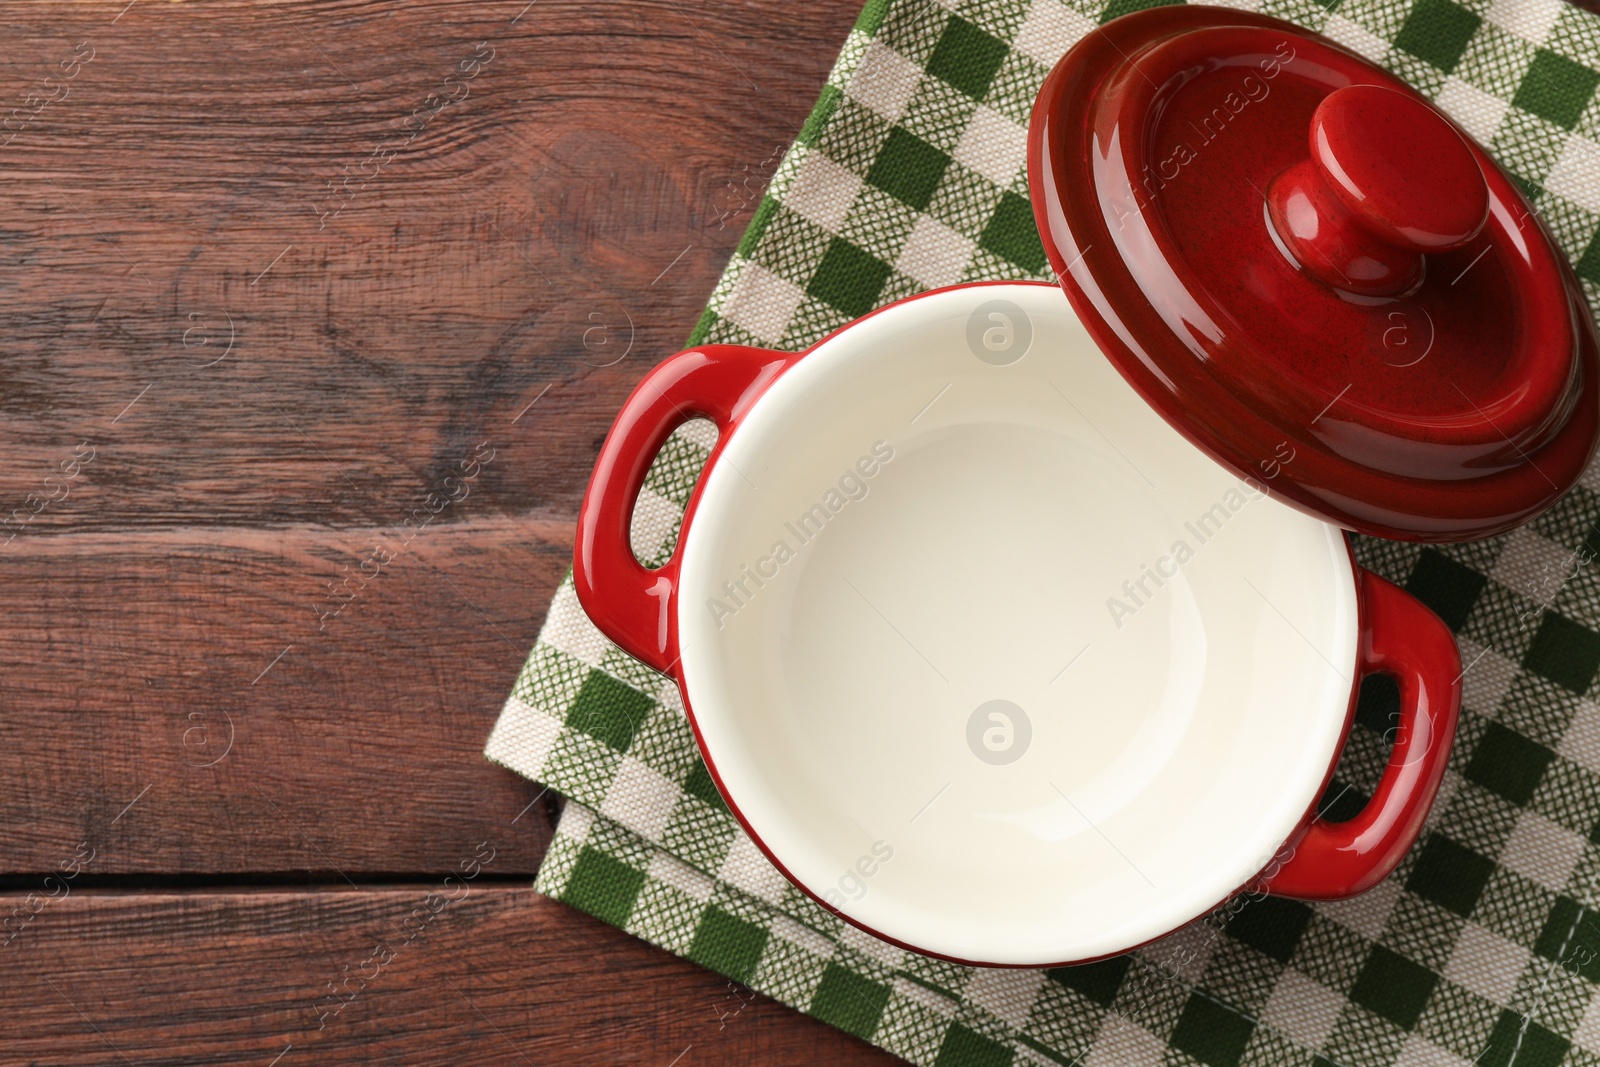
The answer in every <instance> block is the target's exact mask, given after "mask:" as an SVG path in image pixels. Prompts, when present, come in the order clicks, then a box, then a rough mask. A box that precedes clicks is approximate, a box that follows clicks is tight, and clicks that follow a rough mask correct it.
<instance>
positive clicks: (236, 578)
mask: <svg viewBox="0 0 1600 1067" xmlns="http://www.w3.org/2000/svg"><path fill="white" fill-rule="evenodd" d="M124 3H126V0H113V2H111V3H104V2H101V0H83V2H80V3H71V4H68V3H65V2H62V0H46V2H40V3H36V4H24V3H20V2H16V0H13V2H12V3H9V4H5V5H4V6H3V7H0V26H3V29H4V40H5V41H6V44H7V47H6V49H5V50H4V55H3V56H0V70H3V75H4V76H3V78H0V85H3V86H4V92H5V94H6V96H5V98H6V99H7V100H9V101H10V102H9V103H7V104H5V105H4V106H5V107H6V108H15V109H17V110H14V111H11V113H10V114H11V117H10V118H9V119H4V120H0V126H3V132H0V140H5V141H6V144H5V146H4V147H3V148H0V173H3V176H4V187H3V188H4V197H3V200H0V310H3V319H0V322H3V323H4V329H5V338H4V342H3V346H0V352H3V353H4V355H3V360H4V362H3V366H0V433H3V441H4V447H5V451H6V458H7V463H6V465H5V468H4V471H3V472H0V520H3V521H4V524H5V525H4V526H0V541H3V542H4V545H3V548H0V553H3V556H4V565H3V570H0V574H3V576H4V580H3V584H0V612H3V615H4V624H3V625H0V783H3V785H0V879H3V885H0V890H3V893H0V916H3V917H5V918H4V919H3V931H0V942H4V943H3V945H0V1005H3V1008H0V1064H5V1065H10V1064H22V1063H28V1064H41V1065H43V1064H68V1063H72V1064H81V1063H96V1064H120V1063H129V1064H150V1063H163V1064H176V1063H194V1064H202V1063H203V1064H217V1063H241V1064H244V1063H248V1064H260V1065H262V1067H267V1065H269V1064H281V1065H282V1067H297V1065H301V1064H319V1065H324V1064H344V1063H384V1064H424V1063H426V1064H459V1063H466V1062H471V1063H475V1064H540V1065H543V1064H555V1063H560V1064H616V1063H640V1064H661V1065H667V1064H678V1065H680V1067H696V1065H702V1064H716V1063H728V1064H746V1063H762V1064H810V1063H819V1062H826V1063H888V1062H893V1061H891V1060H890V1058H889V1057H887V1056H886V1055H884V1054H882V1053H880V1052H878V1051H876V1050H874V1049H871V1048H869V1047H868V1046H867V1045H865V1044H864V1043H862V1042H858V1041H856V1040H855V1039H853V1038H849V1037H846V1036H844V1035H842V1034H840V1033H838V1032H837V1031H834V1030H831V1029H829V1028H827V1027H825V1026H822V1025H820V1024H818V1023H815V1022H813V1021H811V1020H808V1019H805V1018H803V1017H802V1016H800V1015H798V1014H796V1013H794V1012H791V1011H789V1010H788V1009H786V1008H783V1007H781V1006H778V1005H776V1004H774V1003H772V1002H770V1001H767V1000H765V999H764V998H760V997H756V998H754V999H753V1001H751V1002H749V1003H748V1004H746V1001H748V1000H750V998H751V995H750V994H748V993H747V992H745V991H743V990H741V989H737V988H730V987H729V985H728V983H726V982H725V981H723V980H722V979H720V978H718V977H716V976H715V975H712V974H710V973H708V972H705V971H702V970H700V969H699V968H696V967H694V966H692V965H690V964H687V963H685V962H683V961H681V960H678V959H676V958H674V957H672V956H671V955H669V954H668V953H666V952H663V951H660V950H657V949H654V948H651V947H649V946H648V945H645V944H643V943H642V942H638V941H635V940H634V939H633V938H631V937H629V936H627V935H626V934H623V933H621V932H619V931H617V930H615V929H612V928H610V927H608V926H605V925H604V924H602V923H599V922H597V921H594V920H592V919H589V918H588V917H586V916H584V915H581V914H579V913H577V912H575V911H573V910H571V909H568V908H566V907H563V906H561V905H558V904H553V903H551V902H549V901H547V900H544V899H542V898H540V897H539V896H537V895H535V894H534V893H533V892H532V890H531V889H530V885H531V882H532V879H533V875H534V872H535V870H536V869H537V867H538V865H539V859H540V856H541V855H542V853H543V851H544V849H545V847H546V845H547V843H548V842H549V840H550V835H551V829H552V826H553V824H554V820H555V819H556V817H557V815H558V807H557V804H556V802H555V800H554V798H553V797H551V796H549V795H543V796H541V795H540V793H539V791H538V789H537V788H536V787H534V786H533V785H532V784H531V783H529V782H526V781H523V780H522V779H520V778H518V777H516V776H515V775H512V774H510V773H507V772H505V771H503V770H501V769H499V768H497V767H494V766H492V765H490V764H489V763H487V762H486V761H485V760H484V759H483V758H482V756H481V754H480V752H481V749H482V746H483V743H484V740H485V738H486V737H487V736H488V733H489V730H490V727H491V725H492V724H493V722H494V719H495V716H496V714H497V712H498V710H499V707H500V704H501V702H502V701H503V700H504V698H505V696H506V693H507V691H508V687H509V686H510V683H511V681H512V679H513V678H514V676H515V675H516V672H517V669H518V667H519V666H520V664H521V662H522V660H523V657H524V656H525V654H526V653H527V650H528V649H529V647H530V646H531V645H532V644H533V641H534V638H535V636H536V635H537V633H538V630H539V625H540V623H541V621H542V620H543V617H544V607H545V604H546V602H547V600H548V599H549V597H550V594H551V592H552V590H553V589H554V588H555V585H556V583H557V581H558V580H559V579H560V578H561V575H562V573H563V572H564V570H565V569H566V567H567V561H568V559H569V556H570V551H571V531H572V527H573V522H574V516H575V514H576V509H577V505H578V500H579V497H580V494H581V491H582V487H583V485H584V482H585V480H586V478H587V475H588V471H589V468H590V465H591V463H592V461H593V458H594V456H595V454H596V451H597V448H598V446H599V443H600V440H601V438H602V436H603V435H604V433H605V431H606V428H607V426H608V425H609V422H610V419H611V417H612V415H613V414H614V413H615V411H616V409H617V408H618V406H619V405H620V403H621V401H622V399H623V397H624V396H625V395H626V393H627V391H628V390H629V389H630V388H631V386H632V385H633V383H634V382H635V381H636V380H637V379H638V378H639V377H640V375H641V374H643V372H644V370H645V369H646V368H647V367H648V366H649V365H650V364H651V363H653V362H654V361H656V360H657V359H659V358H661V357H662V356H664V355H666V354H668V353H670V352H671V351H673V350H674V349H676V348H677V347H678V346H679V345H680V343H681V342H682V340H683V339H684V337H685V336H686V335H687V333H688V331H689V329H690V327H691V326H692V325H693V324H694V321H695V319H696V317H697V315H698V312H699V309H700V307H701V305H702V304H703V303H704V301H705V299H706V296H707V294H708V293H709V292H710V290H711V287H712V284H713V282H714V280H715V278H716V276H717V274H718V272H719V271H720V270H721V268H722V266H723V264H724V263H725V262H726V260H727V258H728V256H729V254H730V252H731V251H732V249H733V247H734V245H735V244H736V242H737V240H738V238H739V235H740V233H741V231H742V229H743V227H744V225H745V223H746V222H748V220H749V216H750V212H751V211H752V210H753V208H754V207H755V203H756V198H757V196H758V195H759V191H760V189H761V188H762V187H763V186H764V184H765V182H766V180H767V178H768V177H769V176H770V174H771V171H772V168H773V166H774V165H775V163H776V160H777V157H778V154H779V153H780V152H781V150H782V149H783V147H784V146H786V145H787V144H788V143H789V141H790V140H791V139H792V138H793V136H794V134H795V133H796V132H797V130H798V128H799V125H800V123H801V122H802V121H803V119H804V118H805V115H806V113H807V111H808V110H809V108H810V106H811V103H812V101H813V100H814V99H815V98H816V96H817V94H818V92H819V91H820V89H821V87H822V84H823V80H824V78H825V76H826V74H827V71H828V69H829V67H830V65H831V64H832V61H833V58H834V56H835V54H836V53H837V51H838V49H839V47H840V45H841V44H842V43H843V41H844V38H845V34H846V32H847V30H848V28H849V26H850V24H851V22H852V21H853V19H854V17H855V13H856V9H857V7H858V5H859V0H820V2H810V3H806V4H784V5H774V4H759V5H758V4H756V3H754V2H748V0H747V2H738V0H711V2H710V3H696V4H693V5H689V4H682V3H679V2H677V0H616V2H612V3H608V4H603V5H602V4H593V3H573V2H570V0H536V2H535V3H532V4H527V6H524V4H525V3H526V0H506V2H505V3H503V4H502V3H493V4H491V3H473V4H460V3H458V4H426V5H404V6H399V5H391V4H383V3H377V2H374V0H317V2H314V3H300V2H295V3H290V2H283V3H277V2H273V0H249V2H243V0H219V2H211V0H201V2H191V3H183V4H174V3H157V2H154V0H134V2H133V3H131V4H127V6H126V7H124V6H123V4H124ZM463 465H465V466H463ZM465 472H470V477H464V473H465ZM379 537H382V538H385V539H386V543H388V544H391V545H392V544H394V543H395V542H396V541H397V540H398V541H400V542H403V547H402V549H401V550H400V551H398V552H396V553H395V554H394V555H393V558H387V559H385V558H382V556H381V555H376V554H375V553H374V551H373V546H374V542H375V539H377V538H379ZM357 576H361V577H357ZM330 590H331V591H330ZM352 590H354V591H355V592H354V595H353V596H352V595H351V591H352ZM336 605H342V607H341V610H339V611H338V613H337V614H333V613H332V609H333V607H334V606H336ZM490 856H492V858H491V859H489V860H488V861H487V862H481V863H480V866H481V873H479V875H478V877H477V878H476V879H474V880H473V881H472V882H471V883H470V886H469V890H470V891H469V892H468V893H467V895H466V896H465V897H464V898H462V899H459V900H457V901H455V902H453V903H450V904H449V905H448V906H447V907H444V908H443V909H442V910H439V911H438V913H437V914H430V912H429V910H428V905H427V904H426V903H425V901H428V900H430V899H434V900H437V899H438V898H430V897H429V894H430V893H433V892H435V891H440V890H441V888H442V886H443V885H444V882H443V880H444V878H445V877H446V875H448V874H450V873H451V872H454V871H457V870H459V869H460V868H461V866H462V864H463V863H467V864H471V863H473V862H474V861H475V860H477V861H482V860H483V859H484V858H485V857H490ZM419 908H420V909H422V914H423V915H424V916H426V917H427V918H426V921H425V922H424V921H414V922H411V925H405V924H407V923H408V921H410V920H408V916H414V915H416V914H417V911H418V909H419ZM402 928H404V929H407V930H410V931H412V933H413V934H415V936H414V937H412V938H411V940H409V941H405V942H404V947H403V948H402V949H401V950H399V951H398V952H396V953H395V954H394V956H393V958H388V959H374V957H373V955H372V949H373V945H374V943H375V942H376V941H377V940H378V939H380V938H386V939H388V940H389V941H390V942H391V943H394V942H395V940H396V938H395V936H394V933H395V931H397V930H400V929H402ZM356 974H359V975H360V976H361V979H360V982H364V983H365V985H364V987H362V988H361V993H360V995H359V997H358V998H357V999H356V1000H355V1001H353V1002H352V1003H350V1004H349V1005H348V1006H347V1007H346V1008H345V1009H344V1010H343V1011H342V1012H341V1013H340V1014H339V1015H337V1016H336V1017H333V1018H331V1019H327V1018H323V1019H321V1020H320V1022H321V1023H322V1025H320V1027H319V1014H320V1011H321V1010H322V1008H324V1007H325V1006H326V1002H325V1001H323V1000H322V999H321V998H323V997H324V995H325V994H326V993H327V991H328V988H329V986H330V984H331V985H339V984H341V983H342V982H344V981H345V980H346V979H347V978H349V977H350V976H352V975H356ZM360 982H352V984H351V986H350V987H351V988H353V987H355V986H357V985H359V984H360Z"/></svg>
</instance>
